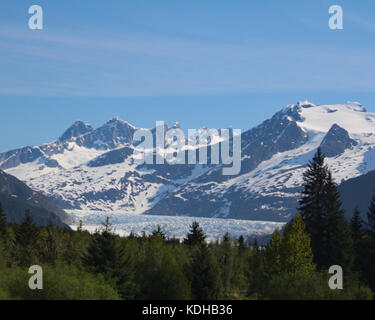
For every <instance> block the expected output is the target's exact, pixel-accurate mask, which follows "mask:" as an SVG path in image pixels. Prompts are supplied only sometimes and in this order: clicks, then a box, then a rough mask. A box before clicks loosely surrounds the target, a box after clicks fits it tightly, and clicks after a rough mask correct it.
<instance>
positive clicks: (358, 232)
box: [350, 207, 363, 244]
mask: <svg viewBox="0 0 375 320" xmlns="http://www.w3.org/2000/svg"><path fill="white" fill-rule="evenodd" d="M350 229H351V231H352V236H353V242H354V243H355V244H357V243H359V241H360V240H361V238H362V235H363V221H362V218H361V212H360V211H359V209H358V207H355V208H354V213H353V218H352V219H351V221H350Z"/></svg>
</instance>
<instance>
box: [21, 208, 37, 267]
mask: <svg viewBox="0 0 375 320" xmlns="http://www.w3.org/2000/svg"><path fill="white" fill-rule="evenodd" d="M39 231H40V229H39V228H38V227H37V226H36V225H35V224H34V221H33V218H32V216H31V212H30V210H27V211H26V214H25V217H24V220H23V222H22V223H21V224H20V225H19V226H17V227H16V228H15V254H16V256H15V259H16V260H17V261H18V263H19V265H20V266H24V267H27V266H31V265H35V264H38V262H39V259H38V251H39V247H38V242H39Z"/></svg>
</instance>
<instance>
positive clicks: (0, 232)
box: [0, 203, 8, 241]
mask: <svg viewBox="0 0 375 320" xmlns="http://www.w3.org/2000/svg"><path fill="white" fill-rule="evenodd" d="M7 236H8V222H7V220H6V216H5V212H4V211H3V206H2V205H1V203H0V239H3V240H4V241H5V240H6V239H7Z"/></svg>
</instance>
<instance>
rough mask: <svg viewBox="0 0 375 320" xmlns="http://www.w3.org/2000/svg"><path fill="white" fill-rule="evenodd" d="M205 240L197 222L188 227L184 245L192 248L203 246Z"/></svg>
mask: <svg viewBox="0 0 375 320" xmlns="http://www.w3.org/2000/svg"><path fill="white" fill-rule="evenodd" d="M205 240H206V235H205V234H204V232H203V229H202V228H201V227H200V226H199V223H198V222H197V221H194V222H193V223H192V225H191V226H190V230H189V233H188V234H187V237H186V239H184V244H186V245H188V246H190V247H194V246H196V245H201V244H203V243H204V242H205Z"/></svg>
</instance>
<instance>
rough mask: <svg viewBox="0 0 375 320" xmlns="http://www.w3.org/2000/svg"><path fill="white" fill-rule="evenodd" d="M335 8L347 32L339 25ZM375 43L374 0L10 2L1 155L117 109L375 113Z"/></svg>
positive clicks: (194, 120)
mask: <svg viewBox="0 0 375 320" xmlns="http://www.w3.org/2000/svg"><path fill="white" fill-rule="evenodd" d="M34 4H38V5H41V6H42V7H43V10H44V29H43V30H40V31H31V30H29V29H28V19H29V16H30V15H29V14H28V8H29V6H31V5H34ZM332 4H338V5H341V6H342V7H343V10H344V30H337V31H332V30H330V29H329V28H328V19H329V14H328V8H329V6H330V5H332ZM374 40H375V2H374V1H370V0H366V1H339V0H335V1H329V0H314V1H308V0H295V1H293V0H284V1H280V0H258V1H255V0H253V1H240V0H237V1H220V0H215V1H214V0H204V1H196V0H189V1H187V0H186V1H185V0H181V1H175V0H159V1H151V0H150V1H140V0H137V1H127V0H107V1H104V0H100V1H99V0H91V1H73V0H64V1H51V0H48V1H45V0H33V1H30V0H28V1H27V0H17V1H14V0H3V1H2V3H1V9H0V108H1V109H0V110H1V118H0V119H1V124H0V136H1V137H2V138H1V139H0V151H5V150H9V149H12V148H16V147H19V146H23V145H36V144H41V143H44V142H48V141H51V140H54V139H55V138H57V137H58V136H59V135H61V133H62V132H63V131H64V130H65V129H66V128H67V127H68V126H69V125H70V124H71V123H73V122H74V121H75V120H77V119H81V120H84V121H86V122H89V123H91V124H93V125H94V126H96V127H97V126H99V125H101V124H103V123H104V122H106V121H107V120H108V119H109V118H111V117H113V116H115V115H118V116H119V117H120V118H122V119H124V120H127V121H129V122H130V123H133V124H134V125H136V126H140V127H152V126H154V124H155V121H156V120H165V121H166V122H167V123H170V124H171V123H173V122H175V121H179V122H180V123H181V124H182V126H183V127H185V128H199V127H201V126H204V125H207V126H209V127H216V128H218V127H229V126H233V127H235V128H241V129H249V128H251V127H253V126H254V125H256V124H259V123H260V122H261V121H263V120H264V119H266V118H268V117H270V116H272V114H273V113H275V112H276V111H277V110H279V109H281V108H282V107H283V106H285V105H286V104H291V103H295V102H297V101H298V100H305V99H308V100H310V101H312V102H314V103H316V104H326V103H343V102H346V101H348V100H350V101H353V100H355V101H360V102H361V103H362V104H363V105H364V106H365V107H366V108H367V109H368V110H369V111H372V112H375V99H374V98H375V59H374V57H375V41H374Z"/></svg>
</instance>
